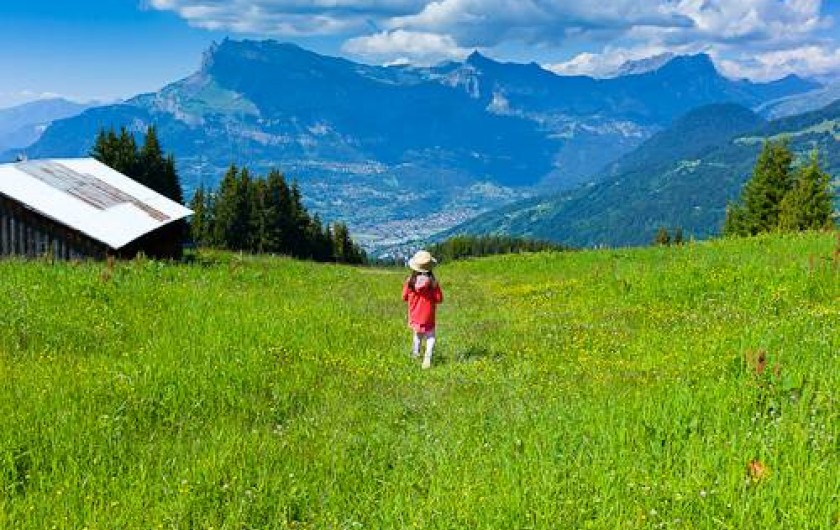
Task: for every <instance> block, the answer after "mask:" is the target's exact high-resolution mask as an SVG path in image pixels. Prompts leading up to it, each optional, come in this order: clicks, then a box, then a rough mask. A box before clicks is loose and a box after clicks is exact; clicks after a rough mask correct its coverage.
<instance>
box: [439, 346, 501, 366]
mask: <svg viewBox="0 0 840 530" xmlns="http://www.w3.org/2000/svg"><path fill="white" fill-rule="evenodd" d="M501 358H502V354H501V353H500V352H498V351H494V350H491V349H490V348H487V347H485V346H466V347H463V348H458V349H455V350H450V351H447V352H446V353H444V354H442V355H438V356H436V359H435V360H436V361H437V364H439V365H446V364H454V363H473V362H476V361H482V360H487V361H497V360H499V359H501Z"/></svg>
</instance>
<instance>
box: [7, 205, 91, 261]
mask: <svg viewBox="0 0 840 530" xmlns="http://www.w3.org/2000/svg"><path fill="white" fill-rule="evenodd" d="M107 254H108V248H107V247H106V246H105V245H103V244H102V243H99V242H97V241H94V240H93V239H91V238H89V237H87V236H85V235H84V234H82V233H80V232H77V231H75V230H71V229H69V228H67V227H65V226H63V225H60V224H58V223H56V222H54V221H52V220H51V219H48V218H46V217H44V216H43V215H41V214H39V213H38V212H35V211H32V210H30V209H29V208H26V207H25V206H23V205H22V204H20V203H19V202H17V201H14V200H12V199H10V198H8V197H6V196H4V195H2V194H0V257H5V256H22V257H29V258H36V257H52V258H55V259H62V260H76V259H91V258H92V259H104V258H105V256H106V255H107Z"/></svg>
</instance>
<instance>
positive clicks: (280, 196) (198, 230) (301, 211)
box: [91, 125, 367, 263]
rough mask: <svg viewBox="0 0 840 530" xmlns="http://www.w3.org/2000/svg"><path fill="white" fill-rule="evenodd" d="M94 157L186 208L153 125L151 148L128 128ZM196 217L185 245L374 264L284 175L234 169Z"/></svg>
mask: <svg viewBox="0 0 840 530" xmlns="http://www.w3.org/2000/svg"><path fill="white" fill-rule="evenodd" d="M91 156H93V157H94V158H96V159H97V160H99V161H100V162H102V163H103V164H105V165H107V166H109V167H111V168H112V169H114V170H116V171H119V172H120V173H122V174H124V175H126V176H128V177H131V178H132V179H134V180H136V181H137V182H139V183H140V184H143V185H144V186H146V187H148V188H151V189H152V190H154V191H156V192H158V193H160V194H161V195H164V196H165V197H167V198H169V199H171V200H173V201H176V202H178V203H180V204H183V203H184V193H183V190H182V188H181V184H180V181H179V179H178V173H177V171H176V166H175V158H174V157H173V156H172V155H171V154H168V155H165V154H164V152H163V149H162V147H161V144H160V141H159V140H158V135H157V130H156V128H155V127H154V126H153V125H152V126H149V127H148V128H147V129H146V134H145V137H144V139H143V143H142V144H140V145H138V143H137V141H136V139H135V137H134V134H132V133H131V132H129V131H128V129H126V128H125V127H123V128H121V129H120V131H119V132H116V131H115V130H114V129H113V128H112V129H109V130H107V131H106V130H105V129H102V130H100V132H99V134H98V135H97V137H96V141H95V142H94V146H93V148H92V149H91ZM190 208H191V209H192V210H193V211H194V212H195V213H194V214H193V217H192V221H191V222H190V223H189V225H187V224H186V223H185V222H184V221H178V223H179V224H182V225H183V228H182V230H181V234H182V237H183V238H184V239H186V238H187V237H188V236H191V237H192V240H193V241H194V242H195V243H196V245H198V246H201V247H207V248H220V249H226V250H234V251H244V252H252V253H275V254H285V255H288V256H292V257H295V258H302V259H312V260H315V261H336V262H341V263H364V262H366V260H367V256H366V255H365V253H364V251H363V250H362V249H361V247H359V245H357V244H356V243H354V242H353V240H352V238H351V237H350V232H349V230H348V229H347V225H345V224H344V223H340V222H336V223H333V224H332V225H329V224H327V225H325V224H324V223H322V222H321V220H320V218H319V217H318V215H317V214H315V215H311V214H310V213H309V212H308V211H307V210H306V208H305V207H304V206H303V198H302V195H301V192H300V188H299V187H298V185H297V183H296V182H293V183H292V184H291V185H289V184H288V183H287V182H286V179H285V177H284V176H283V175H282V174H281V173H280V172H279V171H277V170H271V171H270V172H269V174H268V176H267V177H266V178H255V177H253V176H252V175H251V173H250V171H248V169H247V168H237V167H236V166H231V167H230V168H229V169H228V170H227V172H226V173H225V175H224V177H223V178H222V181H221V183H220V185H219V187H218V189H217V190H215V191H213V190H208V189H205V188H204V187H203V186H200V187H199V188H198V190H197V191H196V192H195V194H194V195H193V198H192V200H191V201H190Z"/></svg>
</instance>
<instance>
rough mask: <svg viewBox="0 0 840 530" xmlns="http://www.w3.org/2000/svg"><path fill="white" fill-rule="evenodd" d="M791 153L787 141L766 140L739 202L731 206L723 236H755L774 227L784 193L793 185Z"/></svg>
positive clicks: (776, 224)
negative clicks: (730, 216)
mask: <svg viewBox="0 0 840 530" xmlns="http://www.w3.org/2000/svg"><path fill="white" fill-rule="evenodd" d="M792 163H793V153H792V152H791V150H790V148H789V146H788V142H787V140H779V141H773V140H768V141H766V142H765V143H764V147H763V148H762V150H761V154H760V155H759V156H758V161H757V162H756V165H755V168H754V170H753V175H752V177H751V178H750V180H749V182H747V184H746V186H745V187H744V190H743V192H742V194H741V200H740V202H739V203H738V204H736V205H734V206H730V208H729V214H728V215H732V216H733V217H732V219H729V218H727V220H726V222H725V225H724V233H725V234H726V235H755V234H758V233H761V232H769V231H772V230H775V229H777V228H778V226H779V212H780V210H781V203H782V199H783V198H784V196H785V195H786V194H787V193H788V192H789V191H790V190H791V189H792V188H793V175H792V171H791V164H792Z"/></svg>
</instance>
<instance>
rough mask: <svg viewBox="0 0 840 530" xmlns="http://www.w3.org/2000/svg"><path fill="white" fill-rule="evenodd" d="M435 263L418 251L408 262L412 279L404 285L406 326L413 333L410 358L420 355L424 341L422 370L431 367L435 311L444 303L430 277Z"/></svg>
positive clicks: (426, 253) (432, 278)
mask: <svg viewBox="0 0 840 530" xmlns="http://www.w3.org/2000/svg"><path fill="white" fill-rule="evenodd" d="M436 263H437V260H435V258H433V257H432V255H431V254H429V253H428V252H426V251H425V250H421V251H419V252H418V253H416V254H415V255H414V257H412V258H411V259H410V260H408V266H409V267H411V270H412V272H411V276H409V277H408V279H407V280H406V281H405V284H404V285H403V300H404V301H406V302H408V325H409V327H410V328H411V329H412V330H413V331H414V342H413V347H412V349H411V356H412V357H414V358H417V357H419V356H420V343H421V341H422V340H423V339H426V353H425V356H424V357H423V368H424V369H426V368H431V366H432V353H434V349H435V308H436V307H437V305H438V304H439V303H441V302H443V292H442V291H441V290H440V284H438V282H437V279H435V275H434V274H432V269H433V268H434V266H435V264H436Z"/></svg>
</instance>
